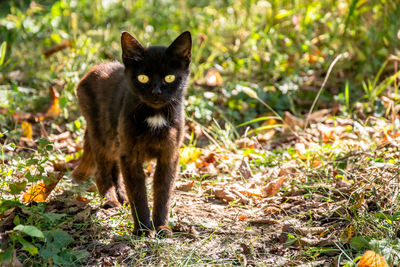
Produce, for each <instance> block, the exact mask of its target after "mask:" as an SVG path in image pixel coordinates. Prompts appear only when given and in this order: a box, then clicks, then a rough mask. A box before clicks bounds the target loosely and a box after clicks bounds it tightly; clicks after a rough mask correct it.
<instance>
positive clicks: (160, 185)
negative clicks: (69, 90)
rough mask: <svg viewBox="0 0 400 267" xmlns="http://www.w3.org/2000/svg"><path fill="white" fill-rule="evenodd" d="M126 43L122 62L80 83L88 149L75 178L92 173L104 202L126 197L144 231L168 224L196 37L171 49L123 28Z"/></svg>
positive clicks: (182, 39) (98, 68)
mask: <svg viewBox="0 0 400 267" xmlns="http://www.w3.org/2000/svg"><path fill="white" fill-rule="evenodd" d="M121 45H122V60H123V63H124V64H123V65H122V64H120V63H118V62H113V63H103V64H100V65H97V66H95V67H94V68H93V69H92V70H91V71H89V73H88V74H86V76H85V77H83V78H82V80H81V81H80V82H79V84H78V87H77V96H78V101H79V106H80V108H81V111H82V114H83V116H84V117H85V119H86V122H87V129H86V132H85V139H84V152H83V155H82V158H81V160H80V163H79V165H78V167H77V168H76V169H75V170H74V171H73V173H72V175H73V178H74V179H75V180H76V181H82V180H85V179H87V178H88V177H89V176H90V175H91V174H93V173H94V177H95V181H96V184H97V188H98V190H99V192H100V194H101V195H102V196H104V197H105V198H106V199H107V202H106V205H109V206H117V205H120V203H123V202H125V201H127V200H128V201H129V203H130V205H131V209H132V215H133V218H134V221H135V232H136V233H138V234H140V233H141V232H142V231H145V230H151V229H154V228H155V229H156V230H157V231H158V230H160V229H162V228H165V227H166V226H167V224H168V209H169V202H170V198H171V194H172V189H173V184H174V180H175V177H176V174H177V169H178V161H179V153H178V151H179V147H180V145H181V143H182V139H183V131H184V110H183V103H182V102H183V94H184V91H185V88H186V85H187V82H188V77H189V74H190V70H189V65H190V61H191V46H192V40H191V35H190V32H184V33H182V34H181V35H180V36H179V37H178V38H177V39H176V40H175V41H174V42H173V43H172V44H171V45H170V46H169V47H163V46H150V47H148V48H145V47H143V46H142V45H141V44H140V43H139V42H138V41H137V40H136V39H135V38H134V37H133V36H132V35H130V34H129V33H127V32H123V33H122V35H121ZM150 159H156V160H157V167H156V170H155V174H154V181H153V198H154V204H153V214H152V220H150V211H149V207H148V201H147V193H146V186H145V174H144V172H143V163H144V162H145V161H147V160H150ZM120 170H121V172H122V176H123V179H121V178H120V175H119V172H120ZM125 192H126V195H127V198H126V196H125Z"/></svg>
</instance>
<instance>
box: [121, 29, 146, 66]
mask: <svg viewBox="0 0 400 267" xmlns="http://www.w3.org/2000/svg"><path fill="white" fill-rule="evenodd" d="M121 47H122V60H123V62H124V63H126V62H128V61H130V60H134V61H139V60H141V59H142V58H143V53H144V50H145V48H144V47H143V46H142V45H141V44H140V43H139V41H138V40H136V39H135V37H133V36H132V35H131V34H130V33H128V32H123V33H122V34H121Z"/></svg>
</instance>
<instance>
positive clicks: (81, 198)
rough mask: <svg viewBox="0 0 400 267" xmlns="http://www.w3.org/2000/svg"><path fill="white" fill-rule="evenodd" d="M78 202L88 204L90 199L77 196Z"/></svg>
mask: <svg viewBox="0 0 400 267" xmlns="http://www.w3.org/2000/svg"><path fill="white" fill-rule="evenodd" d="M76 200H77V201H81V202H88V199H87V198H85V197H82V196H77V197H76Z"/></svg>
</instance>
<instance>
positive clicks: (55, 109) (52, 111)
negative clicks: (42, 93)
mask: <svg viewBox="0 0 400 267" xmlns="http://www.w3.org/2000/svg"><path fill="white" fill-rule="evenodd" d="M50 97H51V102H50V105H49V107H48V108H47V110H46V112H45V115H44V117H45V118H56V117H58V115H60V112H61V109H60V102H59V97H60V94H59V93H58V92H57V91H56V89H55V88H54V87H50Z"/></svg>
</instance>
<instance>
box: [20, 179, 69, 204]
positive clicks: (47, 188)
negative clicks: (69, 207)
mask: <svg viewBox="0 0 400 267" xmlns="http://www.w3.org/2000/svg"><path fill="white" fill-rule="evenodd" d="M63 175H64V173H62V172H60V173H59V174H58V176H57V177H56V179H54V180H52V182H51V183H50V184H47V185H46V184H45V183H43V182H41V183H38V184H36V185H34V186H31V187H30V188H28V190H27V192H26V193H25V194H24V195H23V196H22V199H23V201H24V202H32V201H35V202H44V201H46V198H47V197H48V196H49V195H50V193H51V191H52V190H53V189H54V188H55V187H56V185H57V184H58V182H59V181H60V179H61V178H62V177H63Z"/></svg>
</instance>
